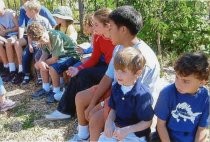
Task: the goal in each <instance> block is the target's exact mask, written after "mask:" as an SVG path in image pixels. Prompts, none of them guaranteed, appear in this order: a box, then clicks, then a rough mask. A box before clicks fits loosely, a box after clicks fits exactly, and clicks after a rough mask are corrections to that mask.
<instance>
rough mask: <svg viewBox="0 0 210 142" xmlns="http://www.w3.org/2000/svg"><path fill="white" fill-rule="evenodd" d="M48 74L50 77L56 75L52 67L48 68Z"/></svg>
mask: <svg viewBox="0 0 210 142" xmlns="http://www.w3.org/2000/svg"><path fill="white" fill-rule="evenodd" d="M49 74H50V75H55V74H56V75H57V71H56V70H55V69H54V68H53V67H52V66H50V67H49Z"/></svg>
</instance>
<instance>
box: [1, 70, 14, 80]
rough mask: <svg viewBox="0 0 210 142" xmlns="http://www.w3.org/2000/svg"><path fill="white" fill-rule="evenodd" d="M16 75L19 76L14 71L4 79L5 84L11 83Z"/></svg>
mask: <svg viewBox="0 0 210 142" xmlns="http://www.w3.org/2000/svg"><path fill="white" fill-rule="evenodd" d="M16 74H17V73H16V71H12V72H10V73H9V75H7V76H5V77H4V78H2V79H3V81H4V82H10V81H12V80H13V78H14V77H15V75H16Z"/></svg>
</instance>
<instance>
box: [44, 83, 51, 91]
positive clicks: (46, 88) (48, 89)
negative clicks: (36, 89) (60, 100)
mask: <svg viewBox="0 0 210 142" xmlns="http://www.w3.org/2000/svg"><path fill="white" fill-rule="evenodd" d="M42 88H43V89H44V90H45V91H47V92H49V91H50V83H42Z"/></svg>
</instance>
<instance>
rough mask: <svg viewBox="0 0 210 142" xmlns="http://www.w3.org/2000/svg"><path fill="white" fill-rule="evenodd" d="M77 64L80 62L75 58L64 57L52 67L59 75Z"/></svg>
mask: <svg viewBox="0 0 210 142" xmlns="http://www.w3.org/2000/svg"><path fill="white" fill-rule="evenodd" d="M77 62H79V60H78V59H75V58H73V57H63V58H60V59H59V60H58V61H57V62H56V63H54V64H52V65H51V66H52V67H53V68H54V69H55V70H56V72H57V73H58V74H61V73H63V72H64V71H65V70H67V69H68V68H69V67H70V66H73V65H74V64H76V63H77Z"/></svg>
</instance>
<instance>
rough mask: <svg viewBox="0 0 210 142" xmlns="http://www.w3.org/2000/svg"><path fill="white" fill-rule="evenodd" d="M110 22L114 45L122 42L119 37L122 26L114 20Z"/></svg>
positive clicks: (111, 37) (110, 32)
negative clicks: (118, 25)
mask: <svg viewBox="0 0 210 142" xmlns="http://www.w3.org/2000/svg"><path fill="white" fill-rule="evenodd" d="M109 24H110V29H109V34H110V39H111V40H112V43H113V44H114V45H117V44H120V39H119V38H120V34H119V30H120V28H118V27H117V25H116V24H115V23H114V22H113V21H112V20H110V21H109Z"/></svg>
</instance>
